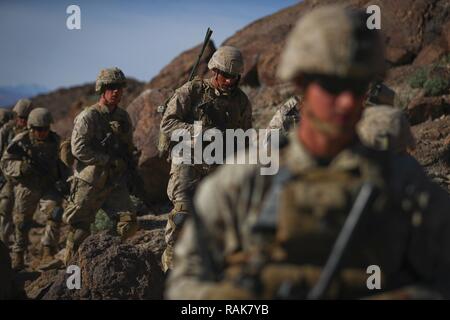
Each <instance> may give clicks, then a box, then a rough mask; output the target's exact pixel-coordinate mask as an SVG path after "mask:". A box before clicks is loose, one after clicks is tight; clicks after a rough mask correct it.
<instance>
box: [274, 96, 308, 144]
mask: <svg viewBox="0 0 450 320" xmlns="http://www.w3.org/2000/svg"><path fill="white" fill-rule="evenodd" d="M299 120H300V110H299V98H297V97H296V96H292V97H290V98H289V99H288V100H287V101H285V102H284V103H283V104H282V105H281V106H280V107H279V108H278V110H277V111H276V112H275V114H274V115H273V117H272V119H271V120H270V122H269V126H268V128H267V129H280V138H287V137H288V134H289V130H290V129H293V128H295V127H296V126H297V125H298V122H299Z"/></svg>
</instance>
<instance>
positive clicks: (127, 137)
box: [63, 67, 138, 265]
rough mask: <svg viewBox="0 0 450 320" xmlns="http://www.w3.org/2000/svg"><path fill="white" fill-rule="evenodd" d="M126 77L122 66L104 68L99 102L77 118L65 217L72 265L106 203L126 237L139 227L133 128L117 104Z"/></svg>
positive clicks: (98, 84) (67, 256)
mask: <svg viewBox="0 0 450 320" xmlns="http://www.w3.org/2000/svg"><path fill="white" fill-rule="evenodd" d="M125 86H126V78H125V75H124V74H123V72H122V70H120V69H119V68H116V67H114V68H107V69H102V70H101V71H100V73H99V74H98V76H97V79H96V83H95V91H96V92H97V93H99V94H100V98H99V101H98V102H97V103H96V104H94V105H92V106H90V107H88V108H86V109H84V110H83V111H82V112H81V113H80V114H79V115H78V116H77V117H76V118H75V120H74V128H73V131H72V136H71V153H72V155H73V157H74V158H75V165H74V166H75V168H74V175H73V176H72V177H71V179H70V180H71V188H70V196H69V199H68V204H67V207H66V208H65V210H64V215H63V221H64V222H65V223H67V224H68V225H69V226H70V229H69V234H68V237H67V242H66V253H65V257H64V262H65V264H66V265H67V264H68V263H70V261H71V259H72V257H73V256H74V255H75V254H76V252H77V251H78V248H79V247H80V245H81V243H82V242H83V241H84V239H85V238H86V237H88V236H89V234H90V225H91V223H92V222H94V221H95V215H96V213H97V211H98V210H99V209H100V208H102V209H103V210H104V211H105V212H106V213H107V214H108V216H109V218H110V219H111V220H112V221H113V224H114V232H115V233H116V234H117V235H118V236H120V237H121V238H122V239H123V240H125V239H127V238H129V237H131V236H132V235H134V234H135V233H136V231H137V229H138V225H137V220H136V212H135V208H134V206H133V203H132V202H131V198H130V193H129V190H128V185H127V182H128V178H129V167H130V163H131V162H132V161H136V159H134V158H133V157H134V156H133V155H134V153H133V152H134V150H135V148H134V145H133V138H132V134H133V127H132V124H131V119H130V117H129V115H128V113H127V112H126V111H125V110H124V109H122V108H120V107H119V106H118V105H119V103H120V100H121V98H122V94H123V89H124V87H125Z"/></svg>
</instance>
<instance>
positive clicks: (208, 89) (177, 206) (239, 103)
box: [161, 79, 252, 265]
mask: <svg viewBox="0 0 450 320" xmlns="http://www.w3.org/2000/svg"><path fill="white" fill-rule="evenodd" d="M194 121H201V123H202V127H203V130H206V129H210V128H217V129H219V130H221V131H222V132H224V130H225V129H238V128H240V129H243V130H247V129H249V128H251V127H252V109H251V105H250V102H249V100H248V98H247V96H246V95H245V93H244V92H242V91H241V90H240V89H239V88H236V89H235V90H234V91H233V92H232V93H230V94H221V93H220V92H219V91H218V90H217V89H215V88H214V87H213V85H212V83H211V79H206V80H200V79H195V80H193V81H190V82H187V83H186V84H185V85H183V86H182V87H181V88H179V89H178V90H177V91H176V93H175V95H174V96H173V97H172V99H171V100H170V101H169V103H168V105H167V110H166V111H165V113H164V116H163V119H162V122H161V130H162V131H163V132H164V133H165V134H166V135H167V136H169V137H170V136H171V134H172V133H173V132H174V130H176V129H185V130H188V131H189V133H190V134H191V136H193V134H194ZM205 145H206V144H204V146H205ZM216 167H217V166H216V165H206V164H202V165H189V164H175V163H172V167H171V170H170V180H169V184H168V187H167V194H168V196H169V199H170V200H171V201H172V203H173V204H174V210H173V211H172V212H171V214H170V216H169V221H168V223H167V227H166V242H167V243H168V244H169V249H171V248H170V245H172V244H173V242H174V241H175V238H176V230H177V228H176V225H177V223H175V222H174V220H173V217H174V215H175V214H178V213H180V212H185V211H186V204H185V203H186V201H188V200H189V198H190V195H191V194H192V193H193V191H194V190H195V188H196V186H197V185H198V183H199V182H200V180H201V179H203V177H205V176H206V175H207V174H209V173H210V172H212V171H213V170H214V169H215V168H216ZM170 256H171V254H170ZM163 259H164V258H163ZM170 260H171V257H169V258H168V261H169V262H163V263H164V264H166V265H170Z"/></svg>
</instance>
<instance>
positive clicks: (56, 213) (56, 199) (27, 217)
mask: <svg viewBox="0 0 450 320" xmlns="http://www.w3.org/2000/svg"><path fill="white" fill-rule="evenodd" d="M14 198H15V201H14V209H13V220H14V225H15V228H14V231H15V241H14V245H13V252H18V253H21V252H24V251H26V250H27V246H28V232H29V230H30V227H31V222H32V220H33V214H34V212H35V211H36V209H37V208H38V206H39V210H40V211H41V212H42V213H44V214H45V215H46V217H47V222H46V226H45V231H44V236H43V237H42V239H41V243H42V245H43V246H48V247H52V248H54V249H56V248H57V246H58V242H59V231H60V225H61V218H62V207H61V205H62V199H61V197H60V196H59V195H58V194H57V193H56V192H54V191H51V190H49V189H48V188H45V187H42V186H41V187H37V186H34V187H30V186H26V185H23V184H21V183H18V184H16V185H14Z"/></svg>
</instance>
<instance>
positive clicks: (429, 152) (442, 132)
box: [412, 116, 450, 191]
mask: <svg viewBox="0 0 450 320" xmlns="http://www.w3.org/2000/svg"><path fill="white" fill-rule="evenodd" d="M412 131H413V133H414V136H415V138H416V141H417V145H416V148H415V150H414V151H413V152H412V155H413V156H414V157H415V158H416V159H417V160H418V161H419V163H420V164H421V165H422V166H424V168H425V171H426V172H427V173H428V174H429V175H430V176H431V177H432V178H434V179H435V180H436V181H437V182H438V183H439V184H440V185H441V186H442V187H444V188H445V189H447V190H449V191H450V189H448V188H449V187H450V182H449V179H448V175H449V174H450V145H449V144H448V139H449V138H448V137H450V116H446V117H444V118H441V119H436V120H434V121H426V122H424V123H421V124H419V125H416V126H413V127H412Z"/></svg>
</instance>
